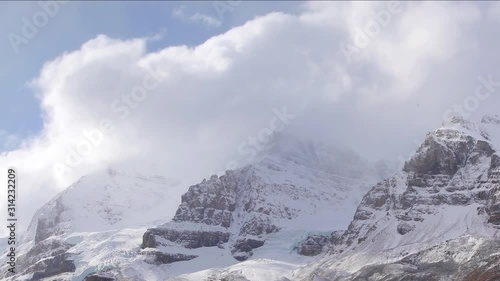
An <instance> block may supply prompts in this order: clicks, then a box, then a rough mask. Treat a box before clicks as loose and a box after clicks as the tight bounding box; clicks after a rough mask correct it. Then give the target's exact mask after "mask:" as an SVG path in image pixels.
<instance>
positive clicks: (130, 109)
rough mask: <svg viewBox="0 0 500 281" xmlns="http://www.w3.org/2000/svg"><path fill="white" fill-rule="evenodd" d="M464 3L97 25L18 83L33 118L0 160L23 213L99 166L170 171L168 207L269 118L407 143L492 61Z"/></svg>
mask: <svg viewBox="0 0 500 281" xmlns="http://www.w3.org/2000/svg"><path fill="white" fill-rule="evenodd" d="M390 5H392V6H390ZM478 5H479V4H478ZM478 5H476V4H475V3H451V2H450V3H448V2H446V3H445V2H436V3H431V2H418V3H417V2H412V3H406V2H400V3H399V2H398V3H391V2H382V3H372V2H369V3H368V2H363V3H362V2H353V3H331V2H308V3H305V4H304V5H303V10H302V12H301V13H299V14H298V15H292V14H286V13H282V12H275V13H270V14H267V15H263V16H261V17H258V18H255V19H253V20H251V21H249V22H247V23H245V24H244V25H241V26H237V27H234V28H232V29H231V30H229V31H227V32H225V33H223V34H220V35H218V36H215V37H212V38H210V39H208V40H207V41H206V42H204V43H203V44H200V45H198V46H192V47H190V46H167V47H165V48H164V49H162V50H159V51H157V52H152V53H151V52H147V51H146V50H147V48H146V47H147V44H148V39H145V38H137V39H130V40H118V39H113V38H110V37H108V36H106V35H100V36H98V37H96V38H94V39H91V40H89V41H88V42H86V43H84V44H83V45H82V46H81V47H80V48H79V49H77V50H74V51H70V52H66V53H64V54H61V55H60V56H59V57H57V58H56V59H54V60H52V61H50V62H47V63H46V64H45V65H44V67H43V69H42V70H41V72H40V75H39V77H37V78H36V79H35V80H34V81H33V83H32V85H33V88H34V92H35V93H36V94H37V95H38V97H39V99H40V105H41V107H42V110H43V112H44V116H43V118H44V129H43V131H42V132H41V133H40V134H39V136H37V137H35V138H33V139H29V140H24V142H23V144H22V145H21V146H20V147H19V148H18V149H17V150H15V151H10V152H8V153H4V154H3V155H2V156H1V158H0V163H2V166H3V165H5V166H15V167H18V169H20V171H21V173H22V174H21V175H22V182H23V186H22V187H20V189H19V192H20V198H22V199H21V200H22V203H21V204H22V205H21V206H20V210H21V212H22V215H23V217H24V218H25V219H24V220H25V221H28V220H29V217H30V216H31V214H32V213H33V212H34V210H35V209H36V208H37V207H39V206H41V205H42V204H43V203H44V202H45V200H47V199H49V197H51V196H53V195H54V193H55V192H56V191H58V190H61V189H62V188H64V187H66V186H67V185H69V184H70V183H72V182H73V181H75V180H77V179H78V178H79V177H81V176H82V175H85V174H88V173H91V172H94V171H96V170H100V169H103V168H106V167H109V166H113V167H119V168H122V169H130V170H138V171H141V170H146V171H147V172H149V173H157V174H162V175H164V176H166V177H170V178H174V179H177V180H179V181H181V182H182V184H181V185H179V186H176V187H172V198H173V201H172V212H174V210H175V208H176V205H177V200H178V198H179V196H178V195H180V194H181V193H183V192H184V191H185V189H186V188H187V187H188V185H189V184H193V183H195V182H197V181H199V180H201V179H203V177H208V176H210V174H211V173H213V172H216V171H220V170H224V169H226V168H233V166H234V165H243V164H246V163H247V161H246V160H247V155H245V154H244V151H242V148H243V146H244V145H248V144H250V143H252V142H253V143H254V146H263V145H265V144H267V143H269V142H272V138H273V135H274V133H275V131H278V130H279V131H285V132H287V133H290V134H294V135H299V136H301V137H303V138H304V137H305V138H311V139H321V140H324V141H336V142H341V143H348V144H349V145H351V146H352V147H353V148H355V149H356V150H358V151H359V152H361V153H362V154H364V155H365V156H366V157H368V158H372V159H378V158H388V159H397V158H398V157H399V156H401V155H403V156H404V157H407V156H408V155H407V153H409V152H411V151H412V150H414V148H415V147H414V144H413V142H414V139H415V138H416V137H418V136H423V134H425V132H426V131H427V130H430V129H432V128H434V127H436V126H438V125H439V124H441V123H442V121H443V120H442V119H441V118H442V116H443V112H445V111H446V110H447V109H449V108H450V107H451V106H452V105H453V104H454V103H457V102H461V101H463V99H464V98H465V97H467V96H469V95H471V94H472V93H473V91H474V87H475V85H476V84H477V83H478V81H477V77H478V76H479V75H487V74H489V73H491V72H490V69H491V68H490V65H489V64H491V66H492V65H494V63H498V58H497V57H494V58H493V59H489V60H485V61H484V65H483V64H481V65H478V64H477V61H481V60H480V59H478V54H480V51H481V48H483V45H482V44H481V40H482V39H481V37H480V35H477V29H478V28H480V23H481V22H482V14H484V12H483V10H484V9H485V7H482V6H478ZM396 6H397V7H396ZM384 15H385V20H384V18H383V17H384ZM484 24H489V25H492V27H491V28H499V27H498V26H496V24H497V23H495V22H492V21H488V22H487V23H484ZM367 26H368V27H367ZM370 26H371V27H370ZM374 26H379V29H380V30H379V32H378V33H377V32H376V33H373V31H372V33H369V32H368V33H369V34H365V35H360V34H361V33H366V30H370V28H372V29H373V28H376V27H374ZM483 28H484V26H483ZM360 32H361V33H360ZM370 34H371V35H370ZM374 34H376V35H374ZM360 36H361V37H363V36H364V37H365V39H366V38H368V40H365V41H366V42H364V44H360V42H358V40H360V39H359V38H360ZM361 43H363V42H361ZM493 44H497V45H498V42H493ZM497 45H496V46H497ZM346 46H347V49H345V47H346ZM345 50H350V51H351V53H349V54H351V56H350V57H349V56H346V52H345ZM352 50H354V51H353V52H352ZM491 55H492V56H494V54H493V53H492V54H491ZM498 77H499V78H500V73H499V74H498ZM499 80H500V79H499ZM495 101H497V102H498V97H496V96H495V95H493V96H492V97H491V98H490V100H489V101H488V104H490V103H494V102H495ZM490 109H491V108H489V107H488V105H486V104H485V105H481V107H480V109H478V113H477V115H479V114H482V112H483V111H488V110H490ZM273 127H274V128H273ZM391 141H393V142H397V143H394V144H392V143H391V145H387V144H388V143H390V142H391ZM235 163H236V164H235ZM0 204H4V203H3V202H2V203H0ZM0 207H1V206H0ZM0 234H1V233H0Z"/></svg>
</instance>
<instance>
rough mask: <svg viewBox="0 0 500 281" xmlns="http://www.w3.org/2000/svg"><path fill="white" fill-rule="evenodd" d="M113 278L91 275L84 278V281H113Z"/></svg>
mask: <svg viewBox="0 0 500 281" xmlns="http://www.w3.org/2000/svg"><path fill="white" fill-rule="evenodd" d="M115 280H116V279H115V278H114V277H108V276H102V275H98V274H91V275H89V276H87V277H86V278H85V280H84V281H115Z"/></svg>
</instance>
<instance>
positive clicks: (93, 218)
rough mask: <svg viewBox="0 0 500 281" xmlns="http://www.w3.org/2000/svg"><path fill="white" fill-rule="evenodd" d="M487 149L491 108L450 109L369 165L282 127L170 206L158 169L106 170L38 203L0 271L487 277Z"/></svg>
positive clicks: (494, 155)
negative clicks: (392, 160)
mask: <svg viewBox="0 0 500 281" xmlns="http://www.w3.org/2000/svg"><path fill="white" fill-rule="evenodd" d="M499 147H500V118H499V117H498V116H485V117H484V118H483V119H482V120H481V121H477V122H472V121H467V120H465V119H463V118H454V119H453V120H452V121H451V122H450V123H449V124H445V125H444V126H443V127H442V128H439V129H437V130H435V131H432V132H430V133H429V134H428V135H427V137H426V138H425V141H424V142H423V144H422V146H421V147H420V148H419V149H418V150H417V151H416V153H415V154H414V155H413V156H412V158H411V159H410V160H409V161H408V162H407V163H406V164H405V166H404V167H403V169H402V171H401V172H396V171H393V172H394V173H393V172H390V171H388V170H386V171H385V172H387V173H388V174H381V172H380V168H379V167H378V166H380V165H381V164H380V163H378V164H372V163H370V162H369V161H366V160H364V159H363V158H362V157H361V156H359V155H357V154H356V153H354V152H353V151H349V150H345V149H344V148H338V147H332V146H330V145H327V144H322V143H317V142H310V141H300V140H298V139H295V138H290V137H288V138H284V139H281V141H280V142H278V143H276V145H275V147H274V148H273V149H272V150H270V151H269V154H268V155H266V156H265V157H263V158H262V159H261V160H260V161H259V162H258V163H255V164H254V165H250V166H247V167H244V168H241V169H238V170H234V171H227V172H226V173H225V174H224V175H221V176H216V175H214V176H212V177H211V178H210V179H206V180H204V181H203V182H201V183H199V184H196V185H193V186H191V187H189V189H188V190H186V191H187V192H186V193H185V194H184V195H183V196H182V203H181V204H180V206H179V208H178V210H177V212H176V214H175V216H173V217H168V216H167V214H166V211H165V210H166V207H167V204H168V202H171V199H170V198H168V194H165V193H164V191H165V190H167V189H166V188H165V187H166V186H167V185H168V184H169V182H168V181H167V180H166V179H165V178H163V177H161V176H146V175H140V174H133V173H123V172H119V171H115V170H112V169H108V170H106V171H102V172H101V173H97V174H92V175H88V176H86V177H83V178H82V179H81V180H79V181H78V182H76V183H75V184H73V185H72V186H70V187H68V188H67V189H66V190H64V191H63V192H61V193H60V194H59V195H58V196H56V197H55V198H54V199H53V200H51V201H50V202H49V203H47V204H46V205H45V206H44V207H42V208H41V209H39V210H38V211H37V213H36V215H35V216H34V217H33V220H32V222H31V224H30V227H29V229H28V231H27V232H25V233H23V235H22V240H21V241H22V246H21V247H20V257H19V262H18V269H19V274H17V275H16V276H14V277H8V276H6V275H4V279H5V280H164V279H165V278H171V279H172V280H252V281H253V280H300V281H302V280H311V281H312V280H339V281H340V280H363V278H371V279H370V280H372V279H373V280H429V278H431V279H432V278H438V279H436V280H448V279H450V280H464V281H465V280H467V281H469V280H481V281H482V280H495V279H492V278H496V277H491V276H497V275H496V274H497V273H496V271H495V268H496V266H498V265H500V261H497V259H496V258H495V257H496V253H497V252H496V251H495V249H500V247H498V245H497V244H496V236H497V235H498V230H497V226H498V225H500V222H498V214H497V213H498V210H497V209H498V208H497V199H496V196H497V195H496V194H497V192H498V189H499V188H500V185H499V184H500V157H499V155H498V152H497V151H498V149H499ZM391 174H392V175H391ZM382 175H383V176H384V177H385V179H384V178H381V176H382ZM474 264H481V267H480V268H478V267H477V266H474ZM471 276H472V277H471ZM474 276H476V277H474ZM477 276H482V277H481V278H482V279H477V278H479V277H477ZM266 278H267V279H266ZM284 278H285V279H284ZM405 278H406V279H405ZM408 278H410V279H408ZM471 278H472V279H471ZM474 278H476V279H474Z"/></svg>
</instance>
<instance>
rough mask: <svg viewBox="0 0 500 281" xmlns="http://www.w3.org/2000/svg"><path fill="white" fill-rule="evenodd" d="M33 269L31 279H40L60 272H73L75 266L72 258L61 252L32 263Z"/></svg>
mask: <svg viewBox="0 0 500 281" xmlns="http://www.w3.org/2000/svg"><path fill="white" fill-rule="evenodd" d="M33 270H34V273H33V277H32V278H31V280H40V279H43V278H47V277H51V276H55V275H58V274H61V273H67V272H74V271H75V270H76V267H75V264H74V262H73V260H71V259H69V255H67V254H61V255H57V256H55V257H53V258H48V259H44V260H41V261H39V262H38V263H36V264H35V265H33Z"/></svg>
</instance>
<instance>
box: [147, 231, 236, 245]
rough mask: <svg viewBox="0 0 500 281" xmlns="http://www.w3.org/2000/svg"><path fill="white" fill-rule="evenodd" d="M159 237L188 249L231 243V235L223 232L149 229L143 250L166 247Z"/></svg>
mask: <svg viewBox="0 0 500 281" xmlns="http://www.w3.org/2000/svg"><path fill="white" fill-rule="evenodd" d="M157 237H160V238H163V239H165V240H168V241H171V242H174V243H177V244H179V245H182V246H183V247H186V248H188V249H196V248H201V247H214V246H218V245H220V244H224V243H227V242H228V241H229V233H227V232H221V231H196V230H193V231H191V230H174V229H159V228H153V229H149V230H148V231H147V232H146V233H144V236H143V244H142V248H156V247H158V246H166V245H165V244H163V243H161V242H157Z"/></svg>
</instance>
